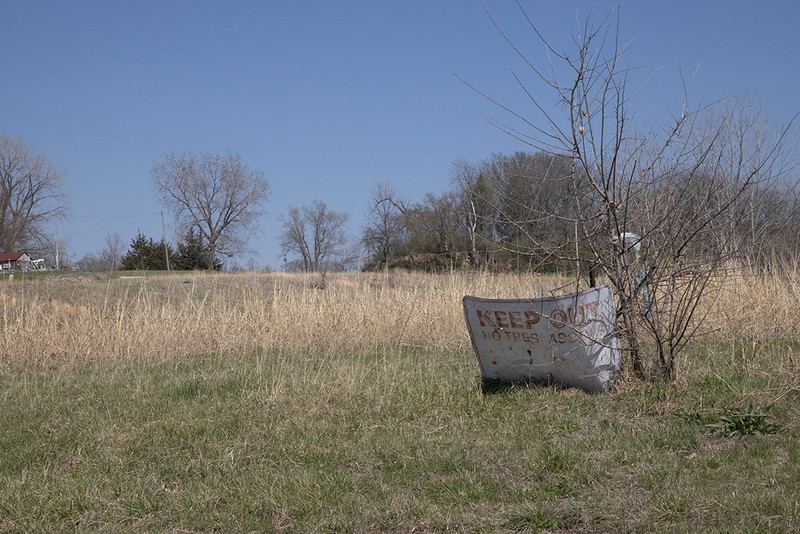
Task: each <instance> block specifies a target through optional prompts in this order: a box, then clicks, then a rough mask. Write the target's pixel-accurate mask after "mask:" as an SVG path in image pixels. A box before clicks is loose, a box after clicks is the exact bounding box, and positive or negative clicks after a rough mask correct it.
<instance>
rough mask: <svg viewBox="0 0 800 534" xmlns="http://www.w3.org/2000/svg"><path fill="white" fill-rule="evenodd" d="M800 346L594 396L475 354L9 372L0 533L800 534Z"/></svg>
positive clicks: (693, 362) (291, 355)
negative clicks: (485, 363)
mask: <svg viewBox="0 0 800 534" xmlns="http://www.w3.org/2000/svg"><path fill="white" fill-rule="evenodd" d="M795 348H796V346H795V345H793V344H789V343H775V344H773V345H770V346H764V347H762V348H761V349H759V350H760V352H759V353H758V354H755V356H754V355H753V354H752V352H751V350H750V347H740V346H734V345H719V344H718V345H714V346H705V347H702V348H700V349H696V350H694V352H692V353H691V354H689V355H688V356H687V362H688V363H687V364H686V366H687V368H686V369H685V370H684V375H683V376H684V377H685V379H684V380H682V381H679V382H678V383H676V384H675V385H657V384H644V383H633V382H622V383H620V384H618V386H617V387H616V388H615V390H614V391H612V392H610V393H608V394H598V395H587V394H585V393H582V392H579V391H576V390H561V389H557V388H552V387H535V386H530V387H525V386H517V387H499V388H485V387H484V386H483V385H482V384H481V382H480V380H479V377H478V368H477V364H476V362H475V358H474V355H473V354H472V353H470V352H468V351H462V350H458V351H440V350H437V351H425V350H422V349H411V348H406V349H386V350H376V351H370V352H364V353H352V352H343V351H339V352H337V351H335V350H327V351H313V350H309V351H292V352H286V353H277V352H276V353H269V352H263V353H252V354H242V355H238V356H233V357H231V356H221V355H207V356H202V357H196V358H191V359H182V360H179V361H174V360H162V361H158V360H149V361H146V362H128V363H123V364H119V363H117V364H114V365H111V364H103V363H98V362H94V363H89V364H86V365H83V366H81V365H76V366H71V367H69V368H60V367H58V366H53V367H49V368H48V367H47V366H37V367H34V368H30V367H28V368H21V369H14V370H12V371H9V372H6V373H4V374H3V375H2V376H1V377H0V406H2V408H1V409H0V428H2V433H0V531H3V532H34V531H40V532H45V531H98V530H99V531H121V532H124V531H127V532H142V531H150V532H212V531H216V532H282V531H287V532H539V531H549V532H559V531H563V532H625V531H627V532H651V531H652V532H677V531H682V532H763V531H776V532H780V531H792V530H797V529H798V528H800V524H799V523H798V522H799V521H800V501H799V499H800V445H799V444H798V443H799V441H798V421H800V410H799V409H798V407H799V406H800V404H799V403H798V396H799V395H800V390H798V388H797V387H795V386H794V385H793V384H794V382H795V377H796V371H797V354H796V352H795V350H794V349H795ZM745 349H747V350H745ZM776 370H780V373H778V372H776ZM484 390H485V391H484ZM762 415H763V416H764V417H763V418H761V417H760V416H762ZM737 425H738V426H737ZM737 428H739V430H740V431H741V432H739V433H737Z"/></svg>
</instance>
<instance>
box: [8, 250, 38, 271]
mask: <svg viewBox="0 0 800 534" xmlns="http://www.w3.org/2000/svg"><path fill="white" fill-rule="evenodd" d="M32 269H33V260H31V257H30V256H28V253H27V252H3V253H0V271H30V270H32Z"/></svg>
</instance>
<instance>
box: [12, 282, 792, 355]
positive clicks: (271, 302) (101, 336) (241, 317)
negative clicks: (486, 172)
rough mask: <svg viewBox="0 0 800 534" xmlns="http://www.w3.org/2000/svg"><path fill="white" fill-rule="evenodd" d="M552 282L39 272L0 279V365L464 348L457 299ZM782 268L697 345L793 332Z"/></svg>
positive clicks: (729, 309) (715, 303)
mask: <svg viewBox="0 0 800 534" xmlns="http://www.w3.org/2000/svg"><path fill="white" fill-rule="evenodd" d="M572 284H574V282H570V281H569V280H568V279H565V278H560V277H556V276H546V277H545V276H537V275H494V274H481V273H455V274H449V275H424V274H414V273H404V272H392V273H388V274H374V273H371V274H367V273H350V274H334V275H328V276H327V277H325V278H324V279H322V278H320V276H319V275H300V274H284V273H275V274H252V273H251V274H236V275H234V274H223V275H220V274H177V275H176V274H170V275H166V274H150V275H148V276H140V277H125V276H120V277H116V276H114V277H108V276H105V277H98V276H94V277H92V276H73V277H63V276H44V277H27V278H23V279H22V280H20V279H19V277H18V278H17V280H15V281H13V282H6V283H2V284H0V312H1V313H2V324H3V329H2V344H3V346H2V354H4V355H7V356H6V357H4V358H3V361H2V364H3V366H4V367H6V368H7V367H8V366H15V365H18V364H22V365H26V364H35V363H39V364H47V365H51V364H58V365H63V364H71V363H72V364H74V363H81V362H86V361H145V360H148V359H151V358H153V357H168V358H185V357H191V356H193V355H201V354H210V353H223V354H234V353H242V352H249V351H281V350H298V349H300V350H313V351H327V350H350V351H359V352H360V351H369V350H374V349H376V348H378V347H384V348H385V347H397V348H402V347H424V348H426V349H434V350H435V349H444V350H460V349H464V350H469V338H468V335H467V332H466V328H465V326H464V319H463V313H462V308H461V298H462V297H463V296H464V295H465V294H470V295H477V296H483V297H520V298H524V297H532V296H542V295H549V294H553V293H561V292H565V291H570V290H572V289H574V285H572ZM799 294H800V282H798V280H797V277H796V276H794V275H793V273H791V272H790V273H788V274H786V275H776V274H758V273H747V274H741V273H740V274H736V275H730V276H727V277H726V278H725V279H724V280H723V281H722V290H721V291H720V292H719V293H718V294H717V295H716V296H715V297H714V298H713V299H709V300H708V301H707V303H706V307H705V308H704V310H703V313H701V314H699V315H700V316H705V323H704V328H703V329H702V332H704V334H703V335H702V336H700V339H701V340H720V339H721V340H732V339H736V340H743V341H751V342H754V343H756V342H758V340H764V339H768V338H775V337H782V336H794V335H795V332H796V325H798V324H800V309H798V306H797V305H796V302H797V301H798V295H799Z"/></svg>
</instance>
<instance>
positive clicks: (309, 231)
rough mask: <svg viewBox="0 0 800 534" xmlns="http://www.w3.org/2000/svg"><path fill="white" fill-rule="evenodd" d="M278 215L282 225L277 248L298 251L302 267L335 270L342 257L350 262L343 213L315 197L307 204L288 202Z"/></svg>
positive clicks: (339, 265)
mask: <svg viewBox="0 0 800 534" xmlns="http://www.w3.org/2000/svg"><path fill="white" fill-rule="evenodd" d="M279 219H280V221H281V224H282V226H283V231H282V232H281V236H280V244H281V249H282V250H283V252H284V253H285V254H286V253H294V254H299V255H300V259H299V263H298V265H302V271H304V272H324V271H328V270H332V269H333V270H339V269H341V268H342V262H343V261H344V263H352V261H353V258H352V257H351V256H352V251H351V250H350V249H349V248H348V247H346V245H347V235H346V233H345V224H346V223H347V219H348V215H347V213H344V212H340V211H334V210H331V209H328V206H327V205H326V204H325V203H324V202H322V201H319V200H317V201H314V203H313V204H312V205H311V206H303V207H302V208H296V207H292V206H290V207H289V213H288V214H287V215H286V216H281V217H279ZM356 257H357V256H356Z"/></svg>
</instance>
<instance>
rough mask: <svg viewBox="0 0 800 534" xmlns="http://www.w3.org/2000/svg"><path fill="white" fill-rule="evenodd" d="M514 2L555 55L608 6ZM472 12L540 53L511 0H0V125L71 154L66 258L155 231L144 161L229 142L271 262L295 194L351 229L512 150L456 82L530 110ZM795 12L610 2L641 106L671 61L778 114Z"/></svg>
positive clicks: (661, 84) (792, 81)
mask: <svg viewBox="0 0 800 534" xmlns="http://www.w3.org/2000/svg"><path fill="white" fill-rule="evenodd" d="M524 5H525V6H526V8H527V10H528V13H529V15H530V16H531V17H532V19H533V20H534V22H535V23H536V24H537V26H539V27H540V29H541V30H542V31H543V33H544V34H545V36H546V37H548V38H549V39H551V40H552V41H553V42H554V43H555V45H556V47H557V48H558V47H560V48H561V49H569V44H570V40H571V36H573V35H575V34H576V33H577V31H578V30H579V27H578V24H577V22H578V21H582V20H583V19H585V17H586V16H587V15H588V14H589V12H590V10H591V9H592V8H593V7H594V8H595V11H596V13H597V14H598V15H601V16H604V15H605V14H607V13H608V12H609V11H610V10H611V9H612V8H613V7H614V6H617V5H618V2H607V1H603V0H598V1H578V0H573V1H562V2H550V1H548V2H544V1H535V2H533V1H526V2H524ZM486 11H488V12H490V13H491V14H492V16H493V17H494V18H495V19H496V20H497V22H498V24H499V25H500V26H501V27H502V28H503V29H504V30H505V31H508V33H509V34H510V35H511V36H512V38H513V39H514V40H515V42H517V43H519V44H520V45H521V46H522V47H523V48H525V50H526V52H527V53H528V54H529V56H530V57H531V59H533V60H534V61H535V62H537V63H539V64H542V65H546V61H547V58H546V56H545V55H544V51H543V48H542V47H541V45H539V44H538V43H537V42H536V41H535V40H534V39H533V36H532V35H531V34H530V32H529V31H528V30H527V28H526V26H525V24H524V22H523V21H522V19H521V16H520V13H519V10H518V8H517V6H516V3H515V2H514V1H512V0H498V1H488V0H486V1H484V2H478V1H471V0H461V1H455V0H442V1H433V0H427V1H423V0H409V1H400V0H395V1H382V0H372V1H366V0H364V1H347V0H340V1H310V0H308V1H288V0H286V1H277V0H274V1H266V0H265V1H228V2H222V1H216V2H212V1H189V0H169V1H167V0H161V1H149V0H144V1H142V0H138V1H136V2H133V1H128V2H121V1H109V0H103V1H80V0H77V1H72V2H63V1H53V2H45V1H24V2H23V1H17V0H0V18H1V20H2V28H3V29H2V32H0V47H1V49H2V50H3V59H2V63H0V65H2V67H0V68H1V69H2V70H0V72H2V75H0V133H6V134H10V135H12V136H16V135H21V136H23V137H24V138H25V139H26V140H27V141H28V143H29V144H31V145H32V146H33V147H34V148H35V149H36V150H37V151H38V152H40V153H43V154H45V155H47V156H48V157H49V158H50V159H51V160H52V161H53V162H54V163H56V164H58V165H62V166H64V167H65V168H66V170H67V173H66V176H65V181H64V189H65V191H66V192H67V194H68V195H69V199H70V202H69V205H70V212H69V216H68V219H67V220H65V221H62V222H61V223H59V238H60V239H61V240H62V241H64V242H65V243H66V245H67V251H68V253H69V255H70V256H71V257H72V258H74V259H78V258H80V257H81V256H83V255H84V254H86V253H88V252H94V253H96V252H98V251H99V250H100V249H101V248H102V247H103V243H104V240H105V236H106V235H107V234H109V233H119V234H120V235H121V236H122V238H123V239H124V240H125V242H126V243H128V242H129V241H130V239H132V238H133V237H134V236H135V234H136V233H137V231H142V232H143V233H144V234H145V235H147V236H151V237H153V238H155V239H159V238H160V237H161V218H160V215H159V212H160V210H161V209H162V206H160V205H159V203H158V201H157V196H156V194H155V192H154V190H153V186H152V181H151V178H150V168H151V167H152V165H153V163H154V162H156V161H158V160H160V159H161V158H162V156H163V155H164V154H165V153H170V152H174V153H176V154H180V153H183V152H185V151H189V150H191V151H194V152H196V153H202V152H215V153H223V152H225V151H228V150H232V151H238V152H239V153H240V154H241V156H242V158H243V160H244V161H245V162H246V163H247V164H248V165H249V166H250V167H252V168H255V169H258V170H261V171H263V172H264V173H265V175H266V177H267V179H268V180H269V182H270V185H271V189H272V195H271V197H270V200H269V202H268V204H267V205H266V209H267V211H268V214H267V215H266V216H265V217H264V218H263V220H262V221H261V224H260V227H259V228H260V229H259V231H258V233H257V235H255V236H254V237H253V239H252V240H251V246H252V247H253V248H254V249H256V250H257V252H256V253H255V254H254V255H253V260H254V263H255V265H256V266H258V267H259V268H260V267H263V266H264V265H271V266H272V267H274V268H280V265H281V263H282V262H281V258H282V255H281V253H280V249H279V245H278V237H277V235H278V233H279V230H280V228H279V222H278V220H277V216H278V215H281V214H284V213H286V211H287V210H288V206H289V205H292V206H303V205H309V204H311V203H312V202H313V201H315V200H322V201H324V202H326V203H327V204H328V206H329V207H330V208H331V209H335V210H339V211H346V212H348V213H350V228H349V229H350V232H351V233H352V234H353V235H354V236H355V235H358V234H359V233H360V228H361V225H362V224H363V222H364V215H365V212H366V209H367V202H368V199H369V196H370V191H371V190H372V189H373V188H374V187H375V185H376V184H378V183H380V182H391V183H392V184H393V185H394V186H395V188H396V189H397V190H398V191H399V192H401V193H402V194H403V195H404V196H406V197H407V198H408V199H410V200H421V199H422V197H423V196H424V194H425V193H426V192H428V191H432V192H436V193H441V192H442V191H444V190H446V189H447V188H449V187H450V166H451V164H452V162H453V161H455V160H457V159H459V158H463V159H467V160H470V161H476V162H477V161H480V160H482V159H484V158H486V157H488V156H490V155H491V154H492V153H496V152H502V153H512V152H514V151H516V150H525V149H526V147H525V146H524V145H522V144H520V143H519V142H518V141H516V140H514V139H512V138H510V137H508V136H507V135H505V134H503V133H502V132H500V131H499V130H498V129H496V128H494V127H493V126H491V125H490V124H489V123H488V122H487V120H486V118H485V114H487V113H495V112H496V110H495V109H494V108H493V107H492V105H491V104H490V103H488V102H487V101H486V100H484V99H483V98H481V97H480V96H479V95H477V94H476V93H475V92H473V91H472V90H470V89H469V88H467V87H466V86H465V85H464V84H463V83H462V82H460V81H459V80H458V78H457V77H456V75H457V76H459V77H461V78H463V79H464V80H467V81H469V82H470V83H472V84H474V85H475V86H477V87H479V88H481V89H482V90H484V91H486V92H487V93H488V94H490V95H492V96H493V97H496V98H498V99H499V100H502V101H503V102H507V103H509V104H511V105H513V106H515V107H517V108H518V109H521V110H523V111H525V109H527V108H526V106H527V104H526V103H525V102H524V99H523V98H522V95H521V94H520V91H519V89H518V88H517V87H516V84H515V82H514V79H513V77H512V75H511V71H512V69H513V70H515V71H516V72H519V73H522V74H524V72H525V71H524V68H523V67H522V65H521V63H520V61H519V59H518V58H517V57H516V56H515V54H514V52H513V51H512V50H511V49H510V48H509V46H508V45H507V44H506V43H505V42H504V41H503V39H502V37H501V36H500V34H499V33H498V31H497V30H496V29H495V28H494V27H493V26H492V23H491V21H490V20H489V18H488V17H487V15H486ZM798 23H800V2H796V1H792V0H784V1H764V2H754V1H747V2H745V1H737V0H733V1H731V0H728V1H705V2H701V1H686V0H676V1H670V2H645V1H639V2H628V3H624V4H622V5H621V17H620V24H621V36H622V38H623V40H625V41H630V43H631V49H630V51H629V52H628V53H627V55H626V62H628V63H629V64H631V65H633V66H635V67H637V70H636V71H635V75H634V76H633V77H632V83H633V84H634V86H635V88H637V89H638V91H637V93H636V99H635V101H634V105H635V108H636V109H635V111H636V113H637V117H639V118H644V119H654V120H656V121H660V120H664V119H665V117H668V115H669V113H670V112H674V111H677V110H678V109H679V107H680V103H681V100H682V97H683V89H682V84H681V73H683V75H684V77H689V76H690V75H692V73H695V74H694V77H693V78H692V83H691V92H690V101H691V102H692V103H694V104H698V103H700V102H711V101H715V100H717V99H721V98H727V97H730V96H735V95H750V96H752V97H753V98H755V99H756V100H757V101H758V102H760V103H761V105H762V106H763V107H764V110H765V111H766V113H767V114H768V115H769V116H770V118H771V119H772V120H773V121H774V122H775V123H776V124H778V125H781V124H785V123H787V122H788V121H789V120H790V119H791V117H792V116H793V115H794V114H795V113H797V112H798V111H800V101H799V100H798V98H797V92H798V89H800V68H798V67H800V46H799V45H798V43H797V35H798V33H800V30H798ZM644 80H648V81H647V82H646V83H644ZM542 95H543V101H544V102H545V103H549V102H552V103H555V98H554V97H552V96H551V95H548V94H547V93H542ZM167 239H168V240H169V241H171V242H172V243H173V244H174V243H175V236H174V232H173V229H172V225H171V221H170V219H169V217H167ZM248 258H249V256H246V257H243V258H241V259H240V263H241V264H243V265H244V264H246V263H247V262H248Z"/></svg>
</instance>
